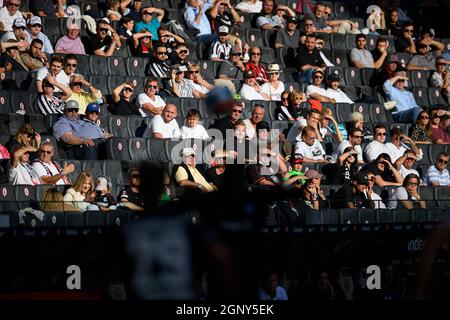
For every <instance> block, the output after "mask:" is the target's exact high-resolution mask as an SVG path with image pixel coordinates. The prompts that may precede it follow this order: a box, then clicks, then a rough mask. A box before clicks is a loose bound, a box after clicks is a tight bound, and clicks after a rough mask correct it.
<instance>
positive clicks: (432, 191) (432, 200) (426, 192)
mask: <svg viewBox="0 0 450 320" xmlns="http://www.w3.org/2000/svg"><path fill="white" fill-rule="evenodd" d="M418 192H419V194H420V197H421V199H422V200H425V201H426V207H427V209H434V208H439V204H438V202H437V201H436V199H437V198H436V188H435V187H425V186H420V187H419V190H418Z"/></svg>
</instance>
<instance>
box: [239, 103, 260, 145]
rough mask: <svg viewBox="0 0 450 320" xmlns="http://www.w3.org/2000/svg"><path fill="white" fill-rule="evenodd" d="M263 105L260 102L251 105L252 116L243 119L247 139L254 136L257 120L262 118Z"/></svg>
mask: <svg viewBox="0 0 450 320" xmlns="http://www.w3.org/2000/svg"><path fill="white" fill-rule="evenodd" d="M264 113H265V110H264V106H262V105H260V104H255V105H254V106H253V107H252V116H251V118H250V119H245V120H243V122H244V124H245V135H246V136H247V137H248V138H249V139H253V138H255V137H256V128H257V125H258V123H259V122H261V121H262V120H263V119H264Z"/></svg>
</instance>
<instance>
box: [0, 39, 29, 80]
mask: <svg viewBox="0 0 450 320" xmlns="http://www.w3.org/2000/svg"><path fill="white" fill-rule="evenodd" d="M12 47H14V48H18V49H20V48H25V50H26V48H28V42H26V41H17V42H16V41H6V42H0V50H1V52H5V51H6V50H7V49H9V48H12ZM21 51H22V52H23V51H24V50H21ZM0 58H1V57H0ZM3 63H4V66H0V75H1V74H3V73H5V72H9V71H11V70H12V69H13V65H12V64H11V63H10V62H8V61H7V60H4V61H3ZM2 85H3V87H4V88H5V83H3V84H2Z"/></svg>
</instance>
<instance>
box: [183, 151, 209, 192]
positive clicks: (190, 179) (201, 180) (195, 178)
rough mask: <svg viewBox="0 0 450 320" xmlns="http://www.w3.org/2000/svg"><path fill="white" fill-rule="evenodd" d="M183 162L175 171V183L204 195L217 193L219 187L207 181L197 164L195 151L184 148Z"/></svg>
mask: <svg viewBox="0 0 450 320" xmlns="http://www.w3.org/2000/svg"><path fill="white" fill-rule="evenodd" d="M182 155H183V162H182V163H181V164H180V165H179V166H178V168H177V169H176V171H175V181H176V183H177V185H179V186H180V187H183V188H190V189H195V190H200V191H201V192H203V193H208V192H213V191H217V187H216V186H215V185H213V184H212V183H210V182H208V181H207V180H206V179H205V176H204V175H203V173H201V172H200V171H199V170H198V169H197V166H196V164H195V150H194V149H193V148H183V154H182Z"/></svg>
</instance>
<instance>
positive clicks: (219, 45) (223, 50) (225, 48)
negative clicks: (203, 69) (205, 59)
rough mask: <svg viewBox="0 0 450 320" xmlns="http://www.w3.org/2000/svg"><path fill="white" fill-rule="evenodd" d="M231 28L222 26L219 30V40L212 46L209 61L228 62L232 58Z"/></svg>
mask: <svg viewBox="0 0 450 320" xmlns="http://www.w3.org/2000/svg"><path fill="white" fill-rule="evenodd" d="M230 31H231V30H230V28H229V27H227V26H221V27H219V28H218V29H217V35H218V39H217V41H216V42H214V43H213V44H212V45H211V49H210V55H209V59H210V60H212V61H223V60H228V59H229V57H230V51H231V48H232V46H231V44H230V43H228V39H229V38H230Z"/></svg>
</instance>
